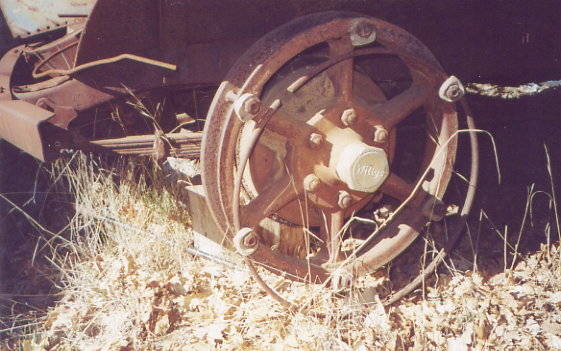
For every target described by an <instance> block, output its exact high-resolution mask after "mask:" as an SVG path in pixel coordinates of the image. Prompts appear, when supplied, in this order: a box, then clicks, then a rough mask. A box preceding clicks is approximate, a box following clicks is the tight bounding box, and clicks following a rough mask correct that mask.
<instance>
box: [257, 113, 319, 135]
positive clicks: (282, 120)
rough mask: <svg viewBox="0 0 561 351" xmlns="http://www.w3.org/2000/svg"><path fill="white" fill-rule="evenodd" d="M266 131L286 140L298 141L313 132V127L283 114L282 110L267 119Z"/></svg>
mask: <svg viewBox="0 0 561 351" xmlns="http://www.w3.org/2000/svg"><path fill="white" fill-rule="evenodd" d="M266 129H267V130H270V131H272V132H275V133H277V134H279V135H282V136H284V137H286V138H287V139H288V140H292V139H300V138H302V137H306V136H308V135H310V134H311V133H313V132H314V131H315V129H314V128H313V127H311V126H309V125H307V124H305V123H303V122H301V121H298V120H297V119H295V118H292V116H290V115H288V114H286V113H284V112H283V111H282V108H281V109H280V110H278V111H277V112H275V114H274V115H273V116H272V117H271V119H269V121H268V123H267V125H266Z"/></svg>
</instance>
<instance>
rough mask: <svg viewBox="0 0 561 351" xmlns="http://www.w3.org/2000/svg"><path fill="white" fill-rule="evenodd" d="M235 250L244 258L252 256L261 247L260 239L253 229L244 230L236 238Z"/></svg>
mask: <svg viewBox="0 0 561 351" xmlns="http://www.w3.org/2000/svg"><path fill="white" fill-rule="evenodd" d="M233 241H234V248H235V249H236V251H237V252H238V253H239V254H240V255H242V256H245V257H247V256H250V255H252V254H253V253H254V252H255V251H257V248H258V247H259V239H258V238H257V235H256V234H255V232H254V231H253V230H252V229H251V228H242V229H240V231H239V232H237V233H236V235H235V236H234V240H233Z"/></svg>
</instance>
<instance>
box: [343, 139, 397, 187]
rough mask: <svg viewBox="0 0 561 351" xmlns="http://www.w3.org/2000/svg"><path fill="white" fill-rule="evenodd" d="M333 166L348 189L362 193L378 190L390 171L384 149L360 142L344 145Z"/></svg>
mask: <svg viewBox="0 0 561 351" xmlns="http://www.w3.org/2000/svg"><path fill="white" fill-rule="evenodd" d="M335 167H336V168H335V169H336V172H337V176H338V177H339V179H340V180H341V181H343V182H345V184H346V185H347V186H348V187H349V189H351V190H355V191H360V192H364V193H373V192H375V191H376V190H378V189H379V188H380V186H381V185H382V184H383V183H384V181H385V180H386V178H387V177H388V175H389V173H390V167H389V164H388V158H387V156H386V152H385V151H384V149H381V148H378V147H374V146H370V145H366V144H364V143H361V142H357V143H352V144H349V145H347V146H345V147H344V149H343V151H342V152H341V154H340V157H339V160H338V162H337V164H336V166H335Z"/></svg>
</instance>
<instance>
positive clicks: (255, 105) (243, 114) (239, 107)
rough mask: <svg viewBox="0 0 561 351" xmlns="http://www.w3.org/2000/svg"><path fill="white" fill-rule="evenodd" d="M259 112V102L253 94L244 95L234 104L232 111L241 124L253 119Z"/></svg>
mask: <svg viewBox="0 0 561 351" xmlns="http://www.w3.org/2000/svg"><path fill="white" fill-rule="evenodd" d="M260 110H261V100H259V98H258V97H257V96H255V95H254V94H249V93H245V94H243V95H242V96H240V97H239V98H238V99H237V100H236V101H235V102H234V111H235V112H236V114H237V115H238V118H239V119H240V120H241V121H243V122H246V121H249V120H252V119H253V118H255V116H256V115H257V114H258V113H259V111H260Z"/></svg>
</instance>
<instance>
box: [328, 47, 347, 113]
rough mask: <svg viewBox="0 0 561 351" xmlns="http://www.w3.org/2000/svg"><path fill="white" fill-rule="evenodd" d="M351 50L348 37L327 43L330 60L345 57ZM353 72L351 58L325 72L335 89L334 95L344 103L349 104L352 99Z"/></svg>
mask: <svg viewBox="0 0 561 351" xmlns="http://www.w3.org/2000/svg"><path fill="white" fill-rule="evenodd" d="M353 48H354V47H353V45H352V44H351V41H350V39H349V38H348V37H344V38H341V39H337V40H332V41H330V42H329V57H330V59H334V58H337V57H339V56H343V55H347V54H349V53H350V52H352V51H353ZM353 71H354V59H353V57H352V56H349V58H348V59H345V60H343V61H341V62H339V63H337V64H335V65H333V66H332V67H331V68H329V70H328V71H327V72H328V75H329V78H330V79H331V82H332V83H333V86H334V88H335V94H336V95H337V96H339V98H340V99H341V100H342V101H344V102H346V103H348V102H350V101H351V99H352V93H353Z"/></svg>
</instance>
